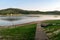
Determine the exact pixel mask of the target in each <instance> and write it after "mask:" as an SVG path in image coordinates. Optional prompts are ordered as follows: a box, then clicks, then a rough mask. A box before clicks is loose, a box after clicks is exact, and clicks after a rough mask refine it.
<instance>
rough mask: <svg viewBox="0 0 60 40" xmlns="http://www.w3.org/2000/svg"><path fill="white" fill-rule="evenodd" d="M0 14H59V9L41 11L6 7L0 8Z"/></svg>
mask: <svg viewBox="0 0 60 40" xmlns="http://www.w3.org/2000/svg"><path fill="white" fill-rule="evenodd" d="M0 14H2V15H6V14H49V15H50V14H57V15H59V14H60V11H47V12H42V11H28V10H22V9H18V8H7V9H2V10H0Z"/></svg>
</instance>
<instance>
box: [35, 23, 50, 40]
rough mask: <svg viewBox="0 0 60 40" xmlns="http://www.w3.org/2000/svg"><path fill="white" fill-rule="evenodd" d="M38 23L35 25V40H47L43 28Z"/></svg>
mask: <svg viewBox="0 0 60 40" xmlns="http://www.w3.org/2000/svg"><path fill="white" fill-rule="evenodd" d="M40 25H41V24H40V22H39V23H37V28H36V35H35V40H49V39H48V37H47V35H46V33H45V32H44V31H43V28H42V27H41V26H40Z"/></svg>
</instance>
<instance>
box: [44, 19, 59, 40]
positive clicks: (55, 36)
mask: <svg viewBox="0 0 60 40" xmlns="http://www.w3.org/2000/svg"><path fill="white" fill-rule="evenodd" d="M44 23H51V24H56V25H51V26H46V27H44V29H45V32H46V33H47V36H48V37H49V39H50V40H60V25H57V24H60V20H50V21H45V22H44ZM57 31H58V32H57Z"/></svg>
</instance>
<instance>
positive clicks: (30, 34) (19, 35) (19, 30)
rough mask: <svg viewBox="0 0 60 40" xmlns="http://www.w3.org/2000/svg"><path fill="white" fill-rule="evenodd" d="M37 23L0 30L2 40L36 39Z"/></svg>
mask: <svg viewBox="0 0 60 40" xmlns="http://www.w3.org/2000/svg"><path fill="white" fill-rule="evenodd" d="M35 31H36V24H29V25H25V26H19V27H16V28H9V29H8V28H6V29H2V30H0V40H1V39H5V40H34V37H35Z"/></svg>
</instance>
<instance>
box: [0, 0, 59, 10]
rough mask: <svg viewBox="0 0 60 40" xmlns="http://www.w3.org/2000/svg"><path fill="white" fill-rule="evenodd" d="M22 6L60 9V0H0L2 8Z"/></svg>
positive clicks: (29, 8)
mask: <svg viewBox="0 0 60 40" xmlns="http://www.w3.org/2000/svg"><path fill="white" fill-rule="evenodd" d="M5 8H20V9H24V10H40V11H52V10H60V0H0V9H5Z"/></svg>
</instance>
